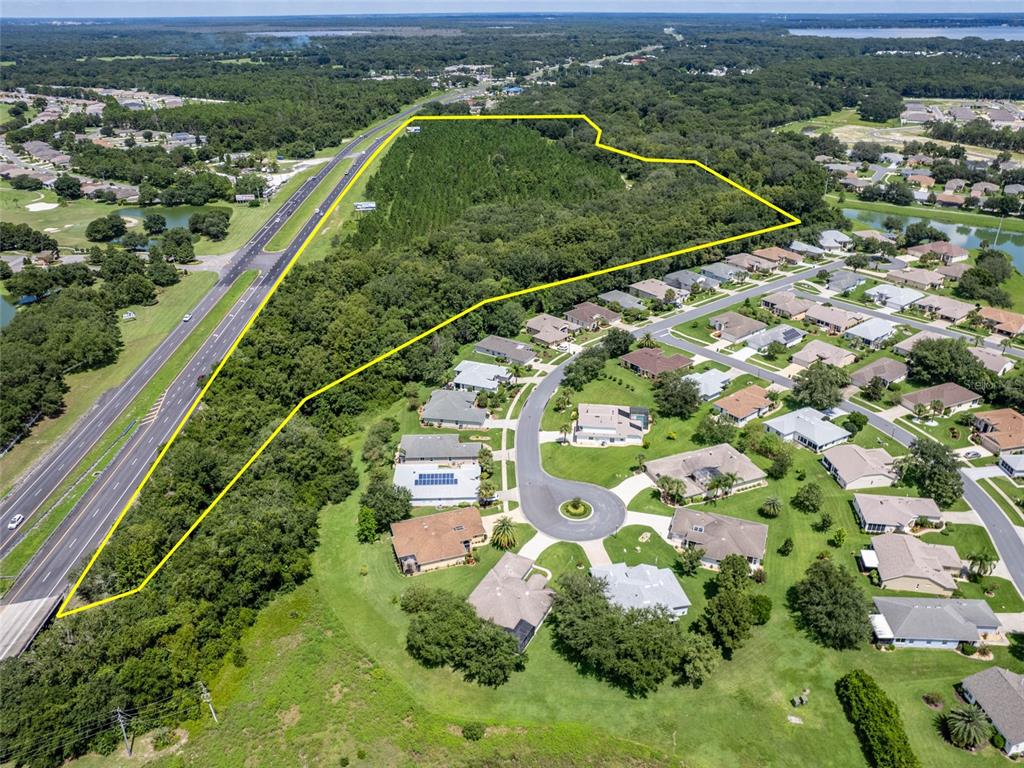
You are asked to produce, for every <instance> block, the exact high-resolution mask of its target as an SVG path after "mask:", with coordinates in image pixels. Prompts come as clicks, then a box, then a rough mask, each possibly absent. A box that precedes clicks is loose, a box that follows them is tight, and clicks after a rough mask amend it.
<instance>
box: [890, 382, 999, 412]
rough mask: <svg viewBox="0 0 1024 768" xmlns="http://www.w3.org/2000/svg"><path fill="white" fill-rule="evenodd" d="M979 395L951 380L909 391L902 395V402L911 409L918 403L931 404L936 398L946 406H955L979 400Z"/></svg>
mask: <svg viewBox="0 0 1024 768" xmlns="http://www.w3.org/2000/svg"><path fill="white" fill-rule="evenodd" d="M980 399H981V395H979V394H978V393H977V392H972V391H971V390H969V389H968V388H967V387H962V386H960V385H959V384H955V383H954V382H952V381H947V382H946V383H945V384H936V385H935V386H934V387H925V388H924V389H920V390H918V391H917V392H911V393H909V394H906V395H904V396H903V400H902V403H903V405H905V406H908V407H909V408H911V409H913V407H914V406H915V405H917V404H918V403H924V404H925V405H931V404H932V403H933V402H935V401H936V400H938V401H939V402H941V403H942V405H943V406H944V407H946V408H955V407H956V406H958V405H964V404H965V403H969V402H972V401H974V400H980Z"/></svg>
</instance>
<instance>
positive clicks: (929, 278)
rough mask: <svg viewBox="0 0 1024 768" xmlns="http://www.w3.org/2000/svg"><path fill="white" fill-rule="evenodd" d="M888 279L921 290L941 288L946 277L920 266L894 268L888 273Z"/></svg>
mask: <svg viewBox="0 0 1024 768" xmlns="http://www.w3.org/2000/svg"><path fill="white" fill-rule="evenodd" d="M888 279H889V280H891V281H892V282H894V283H896V284H897V285H909V286H910V287H911V288H920V289H921V290H933V289H936V288H941V287H942V284H943V283H944V282H945V280H946V278H945V277H944V276H942V275H940V274H939V273H938V272H934V271H932V270H930V269H921V268H920V267H907V268H906V269H894V270H893V271H892V272H890V273H889V277H888Z"/></svg>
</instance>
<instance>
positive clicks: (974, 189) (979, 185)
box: [971, 181, 999, 197]
mask: <svg viewBox="0 0 1024 768" xmlns="http://www.w3.org/2000/svg"><path fill="white" fill-rule="evenodd" d="M997 192H999V185H998V184H993V183H992V182H991V181H978V182H975V183H974V184H973V185H972V186H971V197H986V196H988V195H994V194H996V193H997Z"/></svg>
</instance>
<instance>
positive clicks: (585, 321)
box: [565, 301, 622, 331]
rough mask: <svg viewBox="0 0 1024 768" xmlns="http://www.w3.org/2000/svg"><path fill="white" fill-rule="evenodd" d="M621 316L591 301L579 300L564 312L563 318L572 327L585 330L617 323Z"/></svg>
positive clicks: (594, 329) (593, 329)
mask: <svg viewBox="0 0 1024 768" xmlns="http://www.w3.org/2000/svg"><path fill="white" fill-rule="evenodd" d="M621 318H622V315H620V314H619V313H618V312H613V311H612V310H610V309H608V308H607V307H602V306H600V305H599V304H595V303H594V302H592V301H584V302H581V303H579V304H577V305H576V306H575V307H573V308H572V309H570V310H569V311H568V312H566V313H565V319H566V320H567V321H568V322H569V325H570V326H571V327H572V328H575V329H576V330H585V331H596V330H597V329H598V328H599V327H601V326H602V325H605V324H611V323H617V322H618V321H619V320H620V319H621Z"/></svg>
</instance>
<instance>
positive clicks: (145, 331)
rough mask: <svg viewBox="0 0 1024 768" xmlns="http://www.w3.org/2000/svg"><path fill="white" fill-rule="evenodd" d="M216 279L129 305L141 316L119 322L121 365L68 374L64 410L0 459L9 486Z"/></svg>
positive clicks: (193, 281) (185, 282) (204, 276)
mask: <svg viewBox="0 0 1024 768" xmlns="http://www.w3.org/2000/svg"><path fill="white" fill-rule="evenodd" d="M216 281H217V276H216V275H215V274H214V273H212V272H193V273H190V274H188V275H186V276H185V277H183V278H182V280H181V282H180V283H178V284H176V285H172V286H170V287H169V288H159V289H157V290H158V291H159V293H158V296H157V303H156V304H154V305H152V306H148V307H142V306H136V307H128V308H127V309H129V310H131V311H132V312H134V313H135V314H136V319H135V320H131V321H125V320H118V323H119V325H120V326H121V335H122V338H123V339H124V348H123V349H122V350H121V354H120V355H119V356H118V358H117V362H115V363H114V364H113V365H108V366H106V367H104V368H99V369H97V370H94V371H85V372H83V373H71V374H69V375H68V376H67V383H68V387H69V389H68V392H67V394H66V395H64V402H65V408H64V412H63V413H62V414H61V415H60V416H58V417H57V418H54V419H46V420H43V421H41V422H39V423H38V424H36V426H35V427H33V429H32V432H31V433H30V434H29V435H28V437H26V438H25V439H24V440H22V441H21V442H20V443H18V444H17V445H16V446H15V447H14V448H13V449H12V450H11V452H10V453H8V454H7V455H6V456H4V457H3V458H2V459H0V474H2V475H3V477H4V479H5V483H4V486H5V487H6V486H7V485H9V484H10V483H13V482H14V480H15V479H16V478H17V477H18V475H20V474H21V473H22V472H24V471H25V469H27V468H28V466H29V465H30V464H31V463H32V462H34V461H35V460H36V459H37V458H39V457H40V456H41V455H42V454H43V453H44V452H45V451H47V450H49V449H50V447H51V446H52V445H53V444H54V443H55V442H56V441H57V440H59V439H60V438H61V437H62V436H63V435H64V433H65V431H66V430H67V429H69V428H70V427H71V425H72V424H74V423H75V422H76V421H77V420H78V419H79V418H80V417H81V416H82V415H83V414H84V413H85V412H86V411H88V410H89V409H90V408H91V407H92V406H93V404H94V403H95V402H96V400H97V399H98V398H99V397H100V395H101V394H103V393H104V392H105V391H107V390H108V389H110V388H111V387H116V386H118V385H120V384H121V383H122V382H124V381H125V380H126V379H127V378H128V376H130V375H131V373H132V371H134V370H135V369H136V368H137V367H138V366H139V364H140V363H142V361H143V360H145V359H146V357H148V356H149V354H150V353H151V352H152V351H153V350H154V349H156V347H157V346H158V345H159V344H160V342H161V341H163V340H164V338H166V336H167V334H169V333H170V332H171V331H172V330H173V329H174V328H175V327H177V325H178V324H179V323H181V318H182V316H184V315H185V313H186V312H188V311H189V310H191V309H192V308H194V307H195V305H196V304H198V303H199V301H200V300H201V299H202V297H203V296H204V295H205V294H206V293H207V292H208V291H209V290H210V289H211V288H212V287H213V285H214V283H215V282H216ZM124 311H125V310H121V312H124ZM118 316H119V317H120V313H119V315H118ZM193 335H195V334H193Z"/></svg>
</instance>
